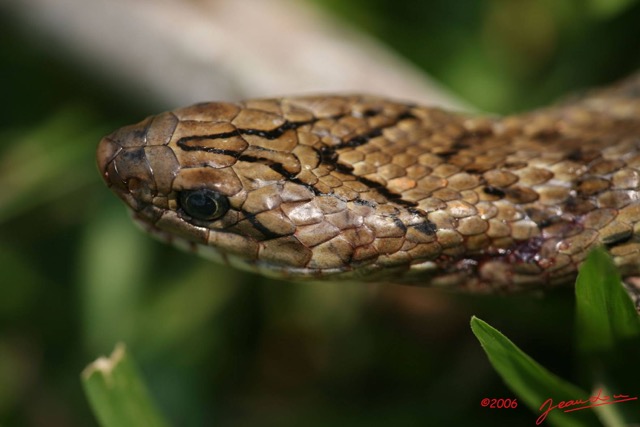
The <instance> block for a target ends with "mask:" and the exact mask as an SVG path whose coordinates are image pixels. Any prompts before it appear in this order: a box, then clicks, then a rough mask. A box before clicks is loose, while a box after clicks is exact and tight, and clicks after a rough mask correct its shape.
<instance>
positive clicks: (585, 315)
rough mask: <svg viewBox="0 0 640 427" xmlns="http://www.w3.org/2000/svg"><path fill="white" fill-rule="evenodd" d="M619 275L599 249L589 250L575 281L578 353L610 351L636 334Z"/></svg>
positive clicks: (639, 329) (639, 331) (639, 332)
mask: <svg viewBox="0 0 640 427" xmlns="http://www.w3.org/2000/svg"><path fill="white" fill-rule="evenodd" d="M621 283H622V281H621V279H620V274H619V273H618V269H617V268H616V266H615V265H614V264H613V261H612V260H611V258H610V257H609V255H608V254H607V253H606V251H605V250H604V249H602V248H598V249H596V250H594V251H592V252H591V253H590V254H589V255H588V256H587V260H586V261H585V262H584V264H583V265H582V267H581V268H580V272H579V274H578V280H577V281H576V326H577V333H578V337H577V338H578V349H579V350H580V352H581V353H582V354H594V353H607V352H612V351H613V350H614V349H615V347H616V346H617V345H620V344H622V343H623V342H629V341H631V340H634V339H638V338H639V337H640V321H639V320H638V315H637V313H636V310H635V308H634V306H633V303H632V302H631V299H630V298H629V295H627V293H626V291H625V290H624V288H623V287H622V286H621Z"/></svg>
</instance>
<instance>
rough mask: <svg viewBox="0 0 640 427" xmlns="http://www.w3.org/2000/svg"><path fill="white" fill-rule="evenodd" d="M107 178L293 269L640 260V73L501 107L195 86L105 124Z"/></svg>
mask: <svg viewBox="0 0 640 427" xmlns="http://www.w3.org/2000/svg"><path fill="white" fill-rule="evenodd" d="M97 159H98V166H99V169H100V171H101V173H102V176H103V178H104V180H105V182H106V183H107V185H108V186H109V187H110V188H111V189H112V190H113V191H114V192H115V193H116V194H117V195H118V196H119V197H120V198H121V199H122V200H124V202H125V203H126V204H127V205H128V206H129V208H130V209H131V211H132V212H133V217H134V219H135V220H136V221H137V222H139V223H140V224H142V225H143V227H144V228H145V229H146V230H148V231H150V232H151V233H153V234H154V235H156V236H158V237H160V238H162V239H164V240H166V241H168V242H171V243H173V244H176V245H178V246H181V247H184V248H186V249H188V250H191V251H193V252H198V253H201V254H204V255H208V256H210V257H213V258H215V259H217V260H219V261H221V262H224V263H226V264H230V265H233V266H237V267H241V268H246V269H249V270H252V271H257V272H259V273H262V274H268V275H275V276H278V277H283V278H288V279H313V280H337V279H350V280H362V281H377V282H402V283H414V284H415V283H417V284H423V285H432V286H441V287H448V288H457V289H465V290H469V291H474V292H496V291H500V292H503V291H513V290H522V289H533V288H539V287H550V286H555V285H559V284H562V283H567V282H571V281H572V280H573V279H574V278H575V276H576V274H577V269H578V266H579V265H580V263H581V262H582V261H583V260H584V259H585V257H586V255H587V253H588V251H589V250H590V249H591V248H593V247H595V246H597V245H604V246H606V247H607V248H608V249H609V252H610V253H611V255H612V256H613V258H614V260H615V262H616V264H617V265H618V266H619V267H620V269H621V272H622V274H623V275H624V276H625V277H627V276H635V275H638V273H639V272H640V231H639V230H640V201H639V200H638V199H639V196H640V76H639V77H632V78H630V79H627V80H626V81H624V82H621V83H619V84H617V85H615V86H613V87H611V88H608V89H604V90H596V91H592V92H589V93H587V94H586V95H585V96H582V97H576V98H575V99H573V100H570V101H566V102H563V103H560V104H556V105H553V106H551V107H549V108H546V109H541V110H536V111H533V112H529V113H525V114H520V115H513V116H506V117H492V116H478V115H469V114H460V113H454V112H448V111H443V110H441V109H438V108H429V107H423V106H417V105H412V104H406V103H399V102H394V101H390V100H387V99H383V98H378V97H372V96H360V95H353V96H314V97H291V98H280V99H260V100H250V101H244V102H239V103H217V102H214V103H201V104H196V105H193V106H190V107H186V108H181V109H177V110H174V111H171V112H165V113H162V114H159V115H156V116H153V117H149V118H147V119H145V120H143V121H142V122H140V123H138V124H135V125H132V126H127V127H124V128H122V129H120V130H117V131H115V132H114V133H112V134H110V135H108V136H106V137H105V138H103V139H102V141H101V142H100V145H99V148H98V154H97Z"/></svg>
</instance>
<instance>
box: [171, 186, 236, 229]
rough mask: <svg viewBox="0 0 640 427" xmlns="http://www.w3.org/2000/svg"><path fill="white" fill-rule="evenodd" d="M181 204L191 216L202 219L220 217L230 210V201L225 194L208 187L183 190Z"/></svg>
mask: <svg viewBox="0 0 640 427" xmlns="http://www.w3.org/2000/svg"><path fill="white" fill-rule="evenodd" d="M178 198H179V200H180V206H181V207H182V209H183V210H184V211H185V212H186V213H187V214H188V215H189V216H191V217H193V218H195V219H200V220H202V221H212V220H214V219H217V218H220V217H221V216H222V215H224V214H225V213H226V212H227V211H228V210H229V201H228V200H227V198H226V197H225V196H223V195H222V194H220V193H216V192H215V191H212V190H209V189H208V188H201V189H199V190H192V191H182V192H181V193H180V194H179V196H178Z"/></svg>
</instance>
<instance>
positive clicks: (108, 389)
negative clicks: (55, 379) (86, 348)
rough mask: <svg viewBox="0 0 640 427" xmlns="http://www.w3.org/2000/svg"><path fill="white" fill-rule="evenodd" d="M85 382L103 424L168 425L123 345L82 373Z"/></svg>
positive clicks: (127, 426)
mask: <svg viewBox="0 0 640 427" xmlns="http://www.w3.org/2000/svg"><path fill="white" fill-rule="evenodd" d="M82 384H83V386H84V390H85V393H86V395H87V398H88V399H89V403H90V405H91V408H92V409H93V412H94V414H95V416H96V418H97V419H98V422H99V423H100V425H101V426H102V427H137V426H148V427H165V426H167V425H168V424H167V423H166V422H165V421H164V420H163V419H162V417H161V416H160V414H159V413H158V411H157V410H156V408H155V405H154V404H153V402H152V400H151V397H150V396H149V392H148V391H147V388H146V386H145V385H144V382H143V381H142V379H141V378H140V375H139V373H138V369H137V368H136V366H135V363H134V362H133V360H132V359H131V357H130V356H129V355H128V354H127V352H126V349H125V346H124V344H122V343H120V344H118V345H116V348H115V349H114V350H113V353H112V354H111V356H110V357H109V358H106V357H101V358H99V359H97V360H96V361H95V362H93V363H91V364H90V365H89V366H87V367H86V368H85V370H84V371H83V372H82Z"/></svg>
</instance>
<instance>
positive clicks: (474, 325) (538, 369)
mask: <svg viewBox="0 0 640 427" xmlns="http://www.w3.org/2000/svg"><path fill="white" fill-rule="evenodd" d="M471 329H472V331H473V333H474V334H475V336H476V338H478V341H480V344H481V345H482V348H483V349H484V351H485V352H486V354H487V356H488V358H489V361H490V362H491V365H492V366H493V368H494V369H495V370H496V371H497V372H498V374H499V375H500V376H501V377H502V379H503V381H504V382H505V383H506V384H507V386H508V387H509V388H510V389H511V391H513V392H514V393H515V394H516V395H517V396H518V397H519V398H520V399H522V401H523V402H524V403H525V404H526V405H527V406H528V407H529V408H530V409H531V410H532V411H533V412H534V413H536V414H538V415H539V418H538V421H540V422H542V421H545V420H546V421H548V423H549V424H550V425H553V426H556V427H573V426H575V427H578V426H597V425H599V424H598V420H597V418H596V417H595V415H594V414H593V412H591V411H590V410H581V411H576V412H570V413H565V412H563V411H562V409H553V410H551V411H549V412H548V416H546V417H544V415H543V414H544V413H545V411H546V410H547V409H548V408H549V407H550V406H552V405H557V404H558V403H560V402H567V401H573V400H578V399H580V400H586V399H588V398H589V395H588V394H587V393H586V392H585V391H584V390H581V389H580V388H578V387H577V386H575V385H573V384H571V383H569V382H567V381H565V380H563V379H562V378H559V377H557V376H556V375H554V374H552V373H551V372H549V371H547V370H546V369H545V368H544V367H542V366H541V365H540V364H538V363H537V362H536V361H535V360H533V359H532V358H531V357H529V356H528V355H527V354H525V353H524V352H523V351H522V350H520V349H519V348H518V347H517V346H516V345H515V344H513V342H511V341H510V340H509V339H508V338H507V337H505V336H504V335H503V334H501V333H500V332H499V331H498V330H496V329H495V328H493V327H492V326H490V325H489V324H488V323H486V322H484V321H482V320H480V319H478V318H477V317H475V316H473V317H472V318H471ZM549 399H552V401H551V402H550V401H549ZM550 403H551V404H550Z"/></svg>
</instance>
